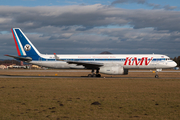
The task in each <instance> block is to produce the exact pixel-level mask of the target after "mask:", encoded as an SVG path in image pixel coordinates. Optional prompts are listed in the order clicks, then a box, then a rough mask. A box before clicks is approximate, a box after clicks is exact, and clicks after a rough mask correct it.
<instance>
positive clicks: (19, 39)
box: [11, 28, 41, 60]
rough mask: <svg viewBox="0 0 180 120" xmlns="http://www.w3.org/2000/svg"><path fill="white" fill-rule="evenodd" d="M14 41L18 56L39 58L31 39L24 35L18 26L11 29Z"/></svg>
mask: <svg viewBox="0 0 180 120" xmlns="http://www.w3.org/2000/svg"><path fill="white" fill-rule="evenodd" d="M11 31H12V34H13V37H14V42H15V45H16V49H17V53H18V55H19V56H28V57H31V58H32V59H37V60H38V59H39V57H40V55H41V54H40V53H39V51H38V50H37V49H36V48H35V46H34V45H33V44H32V43H31V41H30V40H29V39H28V38H27V37H26V35H25V34H24V33H23V32H22V31H21V29H20V28H12V29H11Z"/></svg>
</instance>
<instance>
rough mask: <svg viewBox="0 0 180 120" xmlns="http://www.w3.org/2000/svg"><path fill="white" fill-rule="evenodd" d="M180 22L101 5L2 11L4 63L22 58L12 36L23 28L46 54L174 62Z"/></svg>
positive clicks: (168, 14)
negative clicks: (147, 56) (9, 57)
mask: <svg viewBox="0 0 180 120" xmlns="http://www.w3.org/2000/svg"><path fill="white" fill-rule="evenodd" d="M179 19H180V12H179V11H167V10H163V9H153V10H143V9H138V10H128V9H121V8H115V7H112V6H111V7H110V6H105V5H101V4H95V5H83V6H81V5H72V6H42V7H20V6H15V7H10V6H1V7H0V25H1V27H0V33H2V31H9V32H8V33H7V32H5V33H4V34H0V40H1V43H2V44H0V48H1V51H0V57H3V54H14V55H16V54H17V53H16V48H15V45H14V42H13V37H12V35H11V34H10V28H13V27H20V28H21V29H22V30H23V32H24V33H25V34H26V35H27V36H28V38H29V39H30V40H31V41H32V43H33V44H34V45H35V46H36V47H37V49H38V50H39V51H40V52H42V53H49V54H51V53H54V52H56V53H62V54H64V53H66V54H67V53H101V52H102V51H109V52H112V53H161V54H168V55H170V56H172V57H174V56H178V55H179V50H178V47H179V46H178V45H179V44H180V39H179V38H180V34H179V33H180V23H179ZM109 26H115V27H114V28H113V27H109ZM124 26H130V27H129V28H126V27H124ZM123 27H124V28H123ZM47 48H48V49H47Z"/></svg>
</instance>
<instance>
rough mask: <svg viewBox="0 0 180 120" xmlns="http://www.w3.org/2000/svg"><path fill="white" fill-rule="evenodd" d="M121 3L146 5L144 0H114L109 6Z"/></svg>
mask: <svg viewBox="0 0 180 120" xmlns="http://www.w3.org/2000/svg"><path fill="white" fill-rule="evenodd" d="M122 3H138V4H144V3H146V0H115V1H113V2H112V3H111V5H115V4H122Z"/></svg>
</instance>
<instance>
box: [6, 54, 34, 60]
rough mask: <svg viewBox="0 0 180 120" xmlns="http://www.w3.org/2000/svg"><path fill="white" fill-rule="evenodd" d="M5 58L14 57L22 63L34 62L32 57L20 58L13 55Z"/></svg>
mask: <svg viewBox="0 0 180 120" xmlns="http://www.w3.org/2000/svg"><path fill="white" fill-rule="evenodd" d="M5 56H8V57H13V58H15V59H17V60H21V61H32V58H30V57H19V56H13V55H5Z"/></svg>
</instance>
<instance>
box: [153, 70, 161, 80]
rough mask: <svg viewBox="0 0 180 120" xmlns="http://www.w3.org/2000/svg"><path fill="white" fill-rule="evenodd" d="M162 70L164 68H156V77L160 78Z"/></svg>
mask: <svg viewBox="0 0 180 120" xmlns="http://www.w3.org/2000/svg"><path fill="white" fill-rule="evenodd" d="M160 71H162V69H156V75H155V78H159V75H158V72H160Z"/></svg>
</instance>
